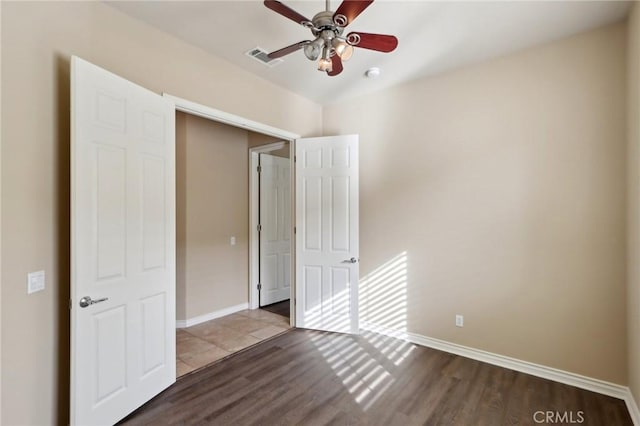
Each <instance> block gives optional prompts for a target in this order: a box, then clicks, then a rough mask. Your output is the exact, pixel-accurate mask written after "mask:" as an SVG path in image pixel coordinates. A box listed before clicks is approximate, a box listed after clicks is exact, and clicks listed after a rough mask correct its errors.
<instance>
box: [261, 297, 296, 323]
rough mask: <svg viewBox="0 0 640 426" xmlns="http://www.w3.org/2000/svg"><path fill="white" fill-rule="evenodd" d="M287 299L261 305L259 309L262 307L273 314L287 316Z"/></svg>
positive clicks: (288, 304)
mask: <svg viewBox="0 0 640 426" xmlns="http://www.w3.org/2000/svg"><path fill="white" fill-rule="evenodd" d="M290 305H291V304H290V303H289V299H287V300H283V301H282V302H278V303H273V304H271V305H267V306H261V307H260V309H264V310H265V311H269V312H271V313H274V314H278V315H282V316H283V317H287V318H289V307H290Z"/></svg>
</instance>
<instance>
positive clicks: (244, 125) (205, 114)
mask: <svg viewBox="0 0 640 426" xmlns="http://www.w3.org/2000/svg"><path fill="white" fill-rule="evenodd" d="M163 96H164V97H166V98H168V99H170V100H171V101H173V103H174V104H175V106H176V111H181V112H185V113H187V114H192V115H196V116H198V117H202V118H206V119H208V120H213V121H216V122H219V123H223V124H228V125H230V126H233V127H237V128H240V129H245V130H249V131H251V132H255V133H260V134H263V135H267V136H272V137H275V138H278V139H281V140H282V142H276V143H274V144H269V145H262V146H258V147H254V148H251V149H250V150H249V169H250V177H249V283H248V286H249V309H257V308H258V303H259V300H258V299H259V296H258V287H257V284H258V280H259V279H260V276H259V274H258V271H259V269H258V265H259V261H260V259H259V256H258V250H259V247H260V242H259V239H258V238H259V236H258V221H259V217H258V198H257V197H258V173H257V170H258V169H257V168H258V155H259V154H260V153H261V152H269V151H274V150H277V149H281V148H283V147H285V144H286V143H287V142H288V143H289V160H290V161H291V170H292V173H291V177H290V179H291V180H292V181H291V215H292V216H291V218H292V220H291V227H292V229H291V235H292V236H293V235H294V230H295V220H294V219H293V218H295V188H294V179H295V173H294V169H295V164H294V163H295V157H294V155H295V140H296V139H299V138H300V135H299V134H296V133H293V132H289V131H287V130H283V129H279V128H276V127H272V126H269V125H266V124H263V123H259V122H257V121H253V120H248V119H246V118H244V117H240V116H238V115H234V114H229V113H227V112H224V111H220V110H218V109H215V108H211V107H208V106H206V105H202V104H199V103H196V102H192V101H189V100H186V99H183V98H180V97H177V96H173V95H170V94H168V93H163ZM254 194H255V199H254ZM295 289H296V282H295V238H292V240H291V292H292V294H291V299H290V300H291V309H290V312H291V315H290V318H289V320H290V325H291V326H292V327H294V326H295V309H294V303H295V297H296V296H295V294H296V290H295Z"/></svg>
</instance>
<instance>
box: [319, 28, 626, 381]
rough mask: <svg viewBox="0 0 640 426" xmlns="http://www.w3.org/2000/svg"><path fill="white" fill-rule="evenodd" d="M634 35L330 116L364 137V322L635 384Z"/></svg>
mask: <svg viewBox="0 0 640 426" xmlns="http://www.w3.org/2000/svg"><path fill="white" fill-rule="evenodd" d="M625 37H626V34H625V26H624V24H619V25H614V26H609V27H606V28H604V29H599V30H597V31H593V32H589V33H586V34H582V35H579V36H576V37H573V38H570V39H565V40H562V41H559V42H556V43H553V44H549V45H545V46H541V47H537V48H533V49H530V50H526V51H523V52H521V53H518V54H514V55H510V56H507V57H503V58H499V59H495V60H492V61H489V62H486V63H482V64H479V65H474V66H470V67H468V68H465V69H461V70H458V71H454V72H451V73H447V74H443V75H440V76H436V77H433V78H426V79H422V80H419V81H415V82H412V83H409V84H405V85H402V86H399V87H396V88H392V89H388V90H386V91H383V92H380V93H376V94H375V95H371V96H366V97H362V98H360V99H357V100H354V101H349V102H343V103H340V104H338V105H336V106H331V107H328V108H325V109H324V112H323V116H324V117H323V123H324V133H325V134H347V133H357V134H360V212H361V213H360V250H361V252H360V258H361V275H362V276H363V277H364V279H363V282H362V283H361V286H363V287H365V288H364V289H363V291H364V293H365V297H363V300H362V303H363V305H362V308H361V309H362V311H363V313H364V316H363V318H362V319H363V320H365V321H367V320H368V321H373V322H376V323H378V324H380V325H383V326H387V327H393V328H406V329H407V330H408V331H410V332H413V333H418V334H421V335H425V336H430V337H434V338H438V339H443V340H446V341H450V342H454V343H458V344H462V345H466V346H470V347H473V348H478V349H482V350H487V351H490V352H494V353H498V354H503V355H507V356H511V357H515V358H518V359H522V360H527V361H530V362H534V363H539V364H542V365H547V366H551V367H555V368H559V369H562V370H567V371H571V372H575V373H579V374H584V375H586V376H590V377H595V378H598V379H603V380H607V381H611V382H614V383H621V384H625V383H626V382H627V371H626V370H627V369H626V355H627V354H626V328H625V319H626V312H625V303H626V302H625V276H626V273H625V264H626V261H625V257H626V249H625V241H626V238H625V232H626V226H625V216H626V211H625V199H626V194H625V188H626V177H625V169H626V166H625V154H626V146H625V139H626V136H625V135H626V131H625V123H626V118H625V114H626V105H625V98H626V93H625V90H626V84H625V78H626V69H625V59H626V58H625ZM405 253H406V254H405ZM403 254H405V256H406V260H404V259H403ZM393 259H395V261H393V262H390V261H392V260H393ZM380 271H386V272H387V273H388V275H387V278H382V279H381V278H379V277H378V278H376V277H375V276H374V277H372V274H373V275H375V274H376V273H378V272H380ZM376 291H377V292H376ZM367 295H368V296H367ZM455 314H463V315H464V316H465V325H464V328H457V327H455V325H454V316H455Z"/></svg>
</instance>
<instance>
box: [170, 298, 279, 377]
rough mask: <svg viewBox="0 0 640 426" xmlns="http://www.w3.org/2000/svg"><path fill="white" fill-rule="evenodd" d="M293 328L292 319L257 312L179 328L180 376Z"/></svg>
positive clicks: (250, 311)
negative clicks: (290, 322)
mask: <svg viewBox="0 0 640 426" xmlns="http://www.w3.org/2000/svg"><path fill="white" fill-rule="evenodd" d="M289 328H291V327H290V326H289V318H286V317H283V316H280V315H277V314H274V313H271V312H268V311H265V310H261V309H255V310H246V311H241V312H237V313H235V314H231V315H227V316H225V317H221V318H216V319H213V320H211V321H207V322H204V323H202V324H198V325H194V326H193V327H189V328H180V329H177V330H176V352H177V353H176V356H177V360H176V367H177V376H178V377H180V376H183V375H185V374H187V373H190V372H192V371H195V370H197V369H199V368H201V367H204V366H205V365H208V364H211V363H212V362H214V361H217V360H219V359H222V358H224V357H226V356H227V355H231V354H232V353H234V352H238V351H240V350H242V349H244V348H247V347H249V346H251V345H254V344H256V343H258V342H260V341H261V340H264V339H268V338H269V337H273V336H275V335H277V334H280V333H283V332H285V331H286V330H288V329H289Z"/></svg>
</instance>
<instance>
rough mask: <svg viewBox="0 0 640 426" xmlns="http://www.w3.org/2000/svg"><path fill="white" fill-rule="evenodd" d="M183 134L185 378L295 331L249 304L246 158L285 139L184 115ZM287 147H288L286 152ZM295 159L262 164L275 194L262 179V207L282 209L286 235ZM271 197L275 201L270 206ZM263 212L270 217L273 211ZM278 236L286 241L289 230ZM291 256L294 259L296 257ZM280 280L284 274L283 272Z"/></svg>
mask: <svg viewBox="0 0 640 426" xmlns="http://www.w3.org/2000/svg"><path fill="white" fill-rule="evenodd" d="M176 130H177V134H176V157H177V160H176V172H177V173H176V174H177V185H176V193H177V195H176V198H177V203H176V217H177V220H176V222H177V224H178V226H177V242H176V243H177V256H176V262H177V265H176V270H177V276H176V293H177V295H176V303H177V306H176V311H177V315H178V316H177V318H178V321H177V326H178V330H177V331H176V357H177V362H176V370H177V375H178V376H182V375H184V374H187V373H190V372H192V371H196V370H198V369H200V368H203V367H205V366H207V365H209V364H211V363H212V362H215V361H218V360H220V359H222V358H225V357H226V356H229V355H231V354H233V353H235V352H238V351H239V350H243V349H245V348H247V347H249V346H252V345H254V344H256V343H259V342H260V341H263V340H265V339H268V338H271V337H273V336H275V335H278V334H280V333H282V332H286V331H287V330H288V329H289V328H290V324H289V317H288V316H287V317H284V316H280V315H277V314H275V313H272V312H267V311H261V310H255V311H252V310H249V309H248V307H249V306H248V297H247V296H248V292H247V283H248V277H249V250H248V247H249V234H250V233H249V223H248V218H249V179H250V173H249V158H248V155H247V154H248V152H249V149H250V148H251V147H255V146H263V145H265V144H273V143H274V141H281V139H276V138H274V137H270V136H269V137H267V136H264V135H258V134H256V133H254V132H251V131H248V130H246V129H242V128H238V127H234V126H230V125H228V124H226V123H219V122H215V121H212V120H208V119H206V118H204V117H198V116H195V115H193V114H189V113H182V112H179V113H178V114H177V115H176ZM288 145H289V143H288V142H286V143H285V144H284V145H283V146H284V147H285V149H284V151H286V150H288ZM288 157H289V153H288V151H286V152H282V151H281V152H277V151H275V152H266V150H265V154H264V158H263V159H262V163H263V167H264V168H265V172H264V173H263V175H264V176H265V178H264V179H268V182H271V183H273V185H274V190H273V191H270V190H268V186H267V184H266V183H264V182H267V181H265V180H264V179H263V181H264V182H263V186H262V187H263V190H264V191H265V195H263V199H264V200H265V203H266V204H267V205H275V207H276V211H275V212H273V213H272V214H271V216H272V217H273V220H274V221H275V222H276V225H277V226H278V227H279V229H280V228H281V227H282V226H283V223H286V222H287V220H288V218H281V217H280V214H279V213H280V210H281V209H282V208H283V207H282V206H283V205H285V203H288V199H289V198H290V195H289V194H285V193H284V191H286V190H288V189H289V184H288V179H289V176H288V175H286V174H284V173H285V171H288V169H286V164H285V165H283V164H282V163H283V162H284V163H287V162H288V161H289V158H288ZM280 169H282V170H280ZM283 177H284V179H285V182H283ZM271 194H274V195H273V198H274V201H273V202H268V201H269V199H270V195H271ZM284 197H286V200H285V198H284ZM262 210H263V212H265V211H266V206H265V207H263V209H262ZM264 221H265V222H267V220H266V219H265V220H264ZM272 228H273V227H272V226H271V223H270V222H269V224H268V225H266V224H265V230H269V229H272ZM273 233H274V234H275V235H276V236H280V239H283V238H282V237H284V233H283V231H282V230H273ZM288 234H289V231H287V236H288ZM274 245H275V247H273V246H274ZM266 249H270V250H271V251H272V252H273V253H274V254H278V255H279V254H280V253H281V252H282V251H283V247H279V246H278V244H277V242H273V243H272V244H271V246H269V245H267V246H266ZM285 251H286V252H287V254H289V253H290V249H288V250H286V249H285ZM267 269H268V268H267ZM277 273H278V274H280V275H281V274H282V273H281V271H280V270H278V271H277ZM287 275H289V274H287ZM265 287H266V288H270V285H266V286H265ZM280 287H282V286H280ZM271 293H274V292H271ZM289 294H290V286H287V290H286V294H268V293H266V292H264V291H263V298H267V297H268V296H271V299H270V300H271V302H273V303H275V302H279V301H281V300H284V299H286V300H289V298H290V295H289ZM277 297H280V299H278V298H277ZM264 304H265V303H263V305H264Z"/></svg>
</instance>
